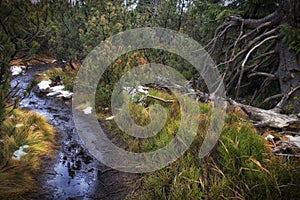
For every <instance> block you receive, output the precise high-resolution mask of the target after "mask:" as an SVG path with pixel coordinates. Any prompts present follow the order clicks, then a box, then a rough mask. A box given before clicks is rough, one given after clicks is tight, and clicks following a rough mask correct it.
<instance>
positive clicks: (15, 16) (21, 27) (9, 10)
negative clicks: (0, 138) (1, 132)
mask: <svg viewBox="0 0 300 200" xmlns="http://www.w3.org/2000/svg"><path fill="white" fill-rule="evenodd" d="M0 7H1V12H0V23H1V26H0V61H1V62H0V67H1V70H0V124H1V122H2V120H3V118H4V117H5V115H6V111H8V110H7V109H6V108H7V107H9V106H10V105H11V104H14V103H15V102H11V101H10V98H11V96H9V87H10V86H9V82H10V78H11V77H10V72H9V63H10V62H11V61H12V60H13V59H16V58H17V57H19V56H20V57H26V56H30V55H33V54H35V53H36V52H37V51H38V50H39V49H40V46H41V44H44V42H45V40H44V39H45V38H44V37H43V36H42V35H43V33H44V29H43V28H44V18H43V11H44V7H40V6H38V5H35V6H33V5H32V3H31V2H30V1H17V0H12V1H0Z"/></svg>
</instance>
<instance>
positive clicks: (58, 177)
mask: <svg viewBox="0 0 300 200" xmlns="http://www.w3.org/2000/svg"><path fill="white" fill-rule="evenodd" d="M51 67H53V66H51V65H38V66H35V67H32V68H30V69H29V70H28V71H26V72H25V74H24V75H22V76H15V77H14V79H13V80H12V81H11V87H12V88H14V86H16V87H15V89H13V93H15V94H16V95H17V96H20V97H22V96H23V93H24V91H25V90H26V88H27V87H28V86H29V85H30V83H31V79H32V78H33V76H34V75H35V74H36V73H41V72H43V71H46V70H47V69H50V68H51ZM19 107H20V108H23V109H27V110H31V111H33V112H35V113H38V114H40V115H42V116H43V117H45V118H46V119H47V120H48V122H49V123H50V124H51V125H53V126H54V128H55V129H56V130H57V141H58V145H59V146H60V149H59V151H58V153H57V156H56V158H55V159H54V160H48V161H47V165H46V166H45V169H44V172H43V174H41V175H40V176H38V177H36V178H37V180H38V181H39V182H40V183H41V187H40V188H39V190H38V191H36V192H35V193H34V194H29V198H30V199H68V200H71V199H107V200H108V199H110V200H111V199H125V196H126V195H127V194H128V193H129V192H130V189H129V188H130V187H132V186H133V185H132V184H128V182H130V181H128V180H131V178H132V177H134V175H130V174H126V173H123V172H119V171H116V170H113V169H110V168H108V167H106V166H104V165H103V164H101V163H100V162H98V161H97V160H96V159H94V158H93V157H92V156H91V155H90V154H89V152H88V151H87V150H86V149H85V148H84V145H83V144H82V142H81V140H80V139H79V136H78V134H77V132H76V129H75V125H74V121H73V118H72V110H71V100H70V99H69V100H61V99H59V98H57V97H55V96H47V95H46V94H41V93H35V92H33V91H31V92H30V94H29V95H27V96H26V97H25V98H23V99H22V100H21V101H20V102H19ZM126 181H127V185H126V186H124V184H123V183H124V182H126Z"/></svg>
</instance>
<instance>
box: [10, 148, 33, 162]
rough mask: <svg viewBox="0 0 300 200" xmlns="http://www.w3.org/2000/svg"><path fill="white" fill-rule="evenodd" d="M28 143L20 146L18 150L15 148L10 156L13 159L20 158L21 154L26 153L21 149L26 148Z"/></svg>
mask: <svg viewBox="0 0 300 200" xmlns="http://www.w3.org/2000/svg"><path fill="white" fill-rule="evenodd" d="M28 147H29V146H28V145H23V146H20V147H19V149H18V150H16V151H15V152H14V154H13V156H12V157H11V159H13V160H20V159H21V157H22V156H25V155H26V154H27V153H26V152H24V151H23V149H26V148H28Z"/></svg>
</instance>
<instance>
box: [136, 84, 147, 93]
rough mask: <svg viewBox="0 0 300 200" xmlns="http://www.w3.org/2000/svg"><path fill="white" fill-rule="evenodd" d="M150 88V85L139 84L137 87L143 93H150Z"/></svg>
mask: <svg viewBox="0 0 300 200" xmlns="http://www.w3.org/2000/svg"><path fill="white" fill-rule="evenodd" d="M148 90H149V88H148V87H144V86H141V85H139V86H138V87H137V91H138V92H140V93H143V94H148V93H149V92H148Z"/></svg>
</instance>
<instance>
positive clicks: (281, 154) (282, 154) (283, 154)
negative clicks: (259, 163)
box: [263, 153, 300, 158]
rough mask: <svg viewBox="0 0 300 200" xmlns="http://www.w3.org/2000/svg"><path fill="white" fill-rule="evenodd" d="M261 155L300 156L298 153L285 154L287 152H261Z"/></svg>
mask: <svg viewBox="0 0 300 200" xmlns="http://www.w3.org/2000/svg"><path fill="white" fill-rule="evenodd" d="M263 155H269V156H285V157H296V158H300V154H287V153H263Z"/></svg>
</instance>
